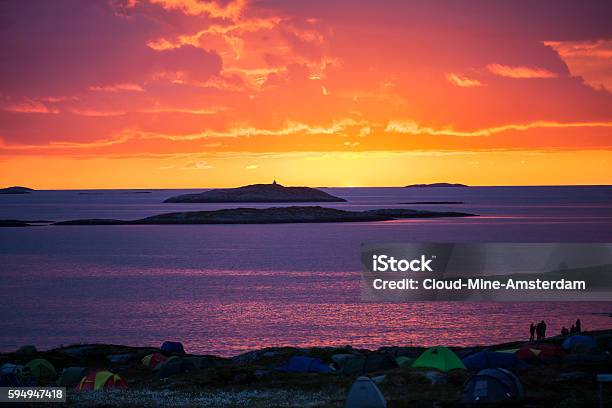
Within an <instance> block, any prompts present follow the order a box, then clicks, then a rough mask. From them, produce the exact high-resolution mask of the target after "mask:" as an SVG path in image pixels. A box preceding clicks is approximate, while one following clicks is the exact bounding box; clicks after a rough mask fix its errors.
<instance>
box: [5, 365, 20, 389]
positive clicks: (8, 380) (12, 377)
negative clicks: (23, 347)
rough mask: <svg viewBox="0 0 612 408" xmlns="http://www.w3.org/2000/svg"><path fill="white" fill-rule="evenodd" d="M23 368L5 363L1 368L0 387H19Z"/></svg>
mask: <svg viewBox="0 0 612 408" xmlns="http://www.w3.org/2000/svg"><path fill="white" fill-rule="evenodd" d="M22 370H23V366H22V365H17V364H11V363H5V364H4V365H2V367H0V387H18V386H20V385H22V384H21V374H22Z"/></svg>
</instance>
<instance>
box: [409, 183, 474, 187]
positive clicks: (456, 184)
mask: <svg viewBox="0 0 612 408" xmlns="http://www.w3.org/2000/svg"><path fill="white" fill-rule="evenodd" d="M414 187H469V186H468V185H466V184H460V183H431V184H410V185H407V186H406V188H414Z"/></svg>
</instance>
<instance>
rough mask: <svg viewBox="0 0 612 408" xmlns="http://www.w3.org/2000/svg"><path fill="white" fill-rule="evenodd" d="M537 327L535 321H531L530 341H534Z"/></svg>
mask: <svg viewBox="0 0 612 408" xmlns="http://www.w3.org/2000/svg"><path fill="white" fill-rule="evenodd" d="M535 331H536V327H535V324H533V322H531V326H529V341H530V342H532V341H533V339H534V337H535Z"/></svg>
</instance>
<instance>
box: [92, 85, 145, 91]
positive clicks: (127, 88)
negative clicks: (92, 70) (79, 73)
mask: <svg viewBox="0 0 612 408" xmlns="http://www.w3.org/2000/svg"><path fill="white" fill-rule="evenodd" d="M88 89H89V90H90V91H92V92H123V91H131V92H143V91H144V89H142V87H141V86H140V85H138V84H133V83H123V84H114V85H103V86H90V87H89V88H88Z"/></svg>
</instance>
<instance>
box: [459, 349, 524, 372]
mask: <svg viewBox="0 0 612 408" xmlns="http://www.w3.org/2000/svg"><path fill="white" fill-rule="evenodd" d="M462 361H463V364H464V365H465V368H467V369H468V370H477V371H480V370H484V369H485V368H525V367H527V364H526V363H525V362H524V361H522V360H521V359H520V358H518V357H517V356H516V355H514V354H513V353H499V352H496V351H480V352H478V353H474V354H472V355H470V356H468V357H465V358H464V359H463V360H462Z"/></svg>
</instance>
